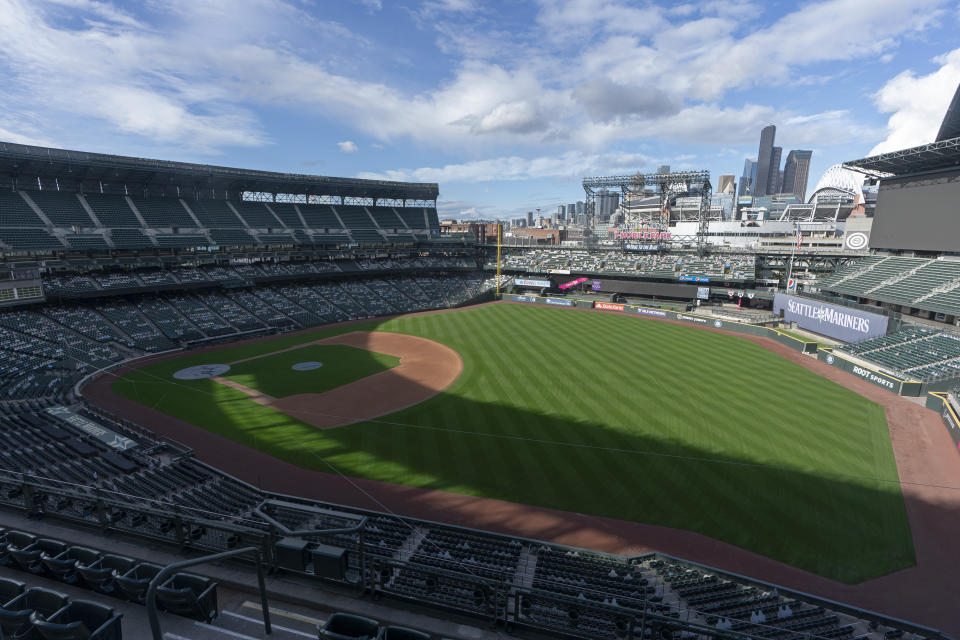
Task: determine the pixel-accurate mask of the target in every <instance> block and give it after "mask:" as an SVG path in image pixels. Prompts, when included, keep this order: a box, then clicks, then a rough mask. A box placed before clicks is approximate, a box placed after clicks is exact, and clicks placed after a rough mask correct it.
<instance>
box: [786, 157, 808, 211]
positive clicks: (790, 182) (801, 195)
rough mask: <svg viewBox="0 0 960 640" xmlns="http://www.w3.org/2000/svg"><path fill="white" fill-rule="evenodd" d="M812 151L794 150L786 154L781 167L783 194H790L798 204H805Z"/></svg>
mask: <svg viewBox="0 0 960 640" xmlns="http://www.w3.org/2000/svg"><path fill="white" fill-rule="evenodd" d="M812 156H813V151H811V150H809V149H794V150H793V151H791V152H790V153H788V154H787V161H786V163H785V164H784V165H783V188H782V189H781V191H782V192H783V193H792V194H793V195H795V196H797V200H799V201H800V202H806V199H807V198H806V196H807V181H808V180H809V177H810V158H811V157H812Z"/></svg>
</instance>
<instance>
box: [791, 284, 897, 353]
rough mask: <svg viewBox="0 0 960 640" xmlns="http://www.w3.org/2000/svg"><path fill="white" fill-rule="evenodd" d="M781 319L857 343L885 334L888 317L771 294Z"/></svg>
mask: <svg viewBox="0 0 960 640" xmlns="http://www.w3.org/2000/svg"><path fill="white" fill-rule="evenodd" d="M781 311H782V312H783V319H784V320H786V321H787V322H796V323H797V325H798V326H799V327H800V328H802V329H807V330H809V331H813V332H815V333H819V334H822V335H825V336H830V337H831V338H836V339H837V340H843V341H844V342H860V341H861V340H866V339H867V338H874V337H876V336H882V335H885V334H886V333H887V316H883V315H880V314H878V313H868V312H866V311H859V310H857V309H852V308H850V307H844V306H841V305H838V304H830V303H829V302H821V301H819V300H812V299H810V298H801V297H799V296H792V295H787V294H785V293H778V294H776V295H775V296H774V297H773V312H774V313H776V314H780V312H781Z"/></svg>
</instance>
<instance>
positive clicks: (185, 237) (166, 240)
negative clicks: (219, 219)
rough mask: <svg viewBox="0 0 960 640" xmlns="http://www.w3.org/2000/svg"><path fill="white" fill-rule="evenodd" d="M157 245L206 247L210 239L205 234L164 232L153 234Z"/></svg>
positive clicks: (183, 247) (167, 246)
mask: <svg viewBox="0 0 960 640" xmlns="http://www.w3.org/2000/svg"><path fill="white" fill-rule="evenodd" d="M154 238H155V239H156V241H157V246H158V247H161V248H168V249H173V248H176V249H185V248H189V247H206V246H209V244H210V241H209V240H207V237H206V236H198V235H193V234H185V233H164V234H157V235H156V236H154Z"/></svg>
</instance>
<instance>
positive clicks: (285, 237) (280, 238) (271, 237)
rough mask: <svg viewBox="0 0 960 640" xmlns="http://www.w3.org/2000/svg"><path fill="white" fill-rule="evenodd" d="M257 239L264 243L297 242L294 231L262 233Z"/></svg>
mask: <svg viewBox="0 0 960 640" xmlns="http://www.w3.org/2000/svg"><path fill="white" fill-rule="evenodd" d="M257 239H258V240H260V242H262V243H263V244H297V239H296V237H295V236H294V234H293V233H260V234H257Z"/></svg>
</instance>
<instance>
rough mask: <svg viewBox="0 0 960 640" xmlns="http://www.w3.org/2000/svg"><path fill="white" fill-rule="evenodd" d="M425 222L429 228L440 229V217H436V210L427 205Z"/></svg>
mask: <svg viewBox="0 0 960 640" xmlns="http://www.w3.org/2000/svg"><path fill="white" fill-rule="evenodd" d="M426 211H427V224H428V225H429V227H430V229H436V230H439V229H440V218H439V217H437V210H436V209H435V208H433V207H427V209H426Z"/></svg>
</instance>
